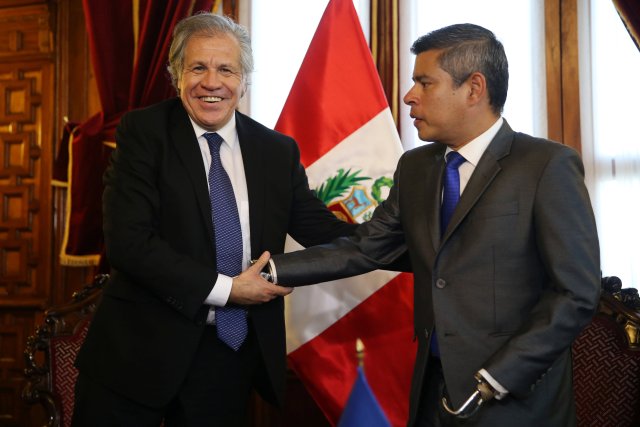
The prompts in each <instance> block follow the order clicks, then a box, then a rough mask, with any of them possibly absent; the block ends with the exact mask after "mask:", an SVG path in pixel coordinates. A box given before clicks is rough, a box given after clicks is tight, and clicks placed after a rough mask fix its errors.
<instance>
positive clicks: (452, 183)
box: [431, 151, 465, 357]
mask: <svg viewBox="0 0 640 427" xmlns="http://www.w3.org/2000/svg"><path fill="white" fill-rule="evenodd" d="M464 162H465V158H464V157H462V156H461V155H460V153H458V152H457V151H450V152H449V154H447V166H446V167H445V170H444V180H443V181H444V182H443V183H442V207H441V209H440V234H441V235H442V236H444V232H445V231H446V230H447V226H448V225H449V221H451V216H453V211H454V210H455V209H456V205H457V204H458V200H460V172H459V171H458V168H459V167H460V165H461V164H463V163H464ZM431 354H432V355H434V356H436V357H440V347H439V346H438V337H437V335H436V330H435V329H434V330H433V334H431Z"/></svg>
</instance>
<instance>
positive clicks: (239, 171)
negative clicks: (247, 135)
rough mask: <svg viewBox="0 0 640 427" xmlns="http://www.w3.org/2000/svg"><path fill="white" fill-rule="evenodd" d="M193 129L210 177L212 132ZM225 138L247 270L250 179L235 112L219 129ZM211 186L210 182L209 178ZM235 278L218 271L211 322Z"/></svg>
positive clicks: (210, 301)
mask: <svg viewBox="0 0 640 427" xmlns="http://www.w3.org/2000/svg"><path fill="white" fill-rule="evenodd" d="M191 125H192V126H193V130H194V132H195V134H196V135H197V137H198V145H199V147H200V153H201V154H202V163H203V167H204V170H205V173H206V174H207V176H208V175H209V168H210V166H211V153H210V152H209V145H208V144H207V140H206V139H205V137H204V134H205V133H207V132H209V131H207V130H206V129H203V128H202V127H200V126H199V125H198V124H197V123H195V122H194V121H193V120H191ZM216 133H217V134H218V135H220V136H221V137H222V139H223V140H224V142H223V143H222V145H221V146H220V160H221V161H222V166H223V167H224V170H225V171H226V172H227V175H229V179H230V180H231V186H232V187H233V193H234V195H235V197H236V204H237V206H238V214H239V216H240V228H241V230H242V269H243V270H245V269H246V268H247V267H248V266H249V262H250V259H251V234H250V231H251V230H250V227H249V193H248V191H247V180H246V177H245V175H244V163H243V161H242V152H241V150H240V142H239V141H238V132H237V130H236V118H235V115H232V116H231V120H229V122H228V123H227V124H226V125H224V126H223V127H222V128H221V129H220V130H218V131H217V132H216ZM207 185H209V184H208V181H207ZM232 281H233V278H231V277H229V276H225V275H224V274H220V273H218V279H217V280H216V283H215V284H214V286H213V289H212V290H211V293H210V294H209V296H207V298H206V299H205V301H204V302H205V304H208V305H211V306H212V309H211V310H210V312H209V316H208V317H207V323H213V322H214V316H215V314H214V309H213V306H224V305H225V304H226V303H227V301H228V300H229V295H230V293H231V283H232Z"/></svg>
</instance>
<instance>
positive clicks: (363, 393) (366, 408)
mask: <svg viewBox="0 0 640 427" xmlns="http://www.w3.org/2000/svg"><path fill="white" fill-rule="evenodd" d="M364 426H366V427H391V424H390V423H389V420H388V419H387V417H386V415H385V414H384V412H383V411H382V408H381V407H380V405H379V404H378V401H377V400H376V397H375V396H374V395H373V392H372V391H371V388H370V387H369V383H367V378H366V377H365V376H364V370H363V369H362V367H361V366H360V367H358V376H357V377H356V381H355V383H354V384H353V388H352V389H351V394H350V395H349V400H347V405H346V406H345V408H344V412H343V413H342V416H341V417H340V421H339V422H338V427H364Z"/></svg>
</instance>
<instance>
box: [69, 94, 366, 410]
mask: <svg viewBox="0 0 640 427" xmlns="http://www.w3.org/2000/svg"><path fill="white" fill-rule="evenodd" d="M236 125H237V132H238V139H239V142H240V147H241V151H242V157H243V162H244V169H245V175H246V181H247V189H248V193H249V211H250V229H251V251H252V257H253V258H257V257H258V256H259V255H260V254H261V253H262V252H263V251H265V250H268V251H270V252H272V253H281V252H282V251H283V249H284V242H285V238H286V234H287V233H289V234H290V235H291V236H292V237H293V238H295V239H296V240H297V241H298V242H300V243H301V244H302V245H305V246H306V245H313V244H318V243H323V242H327V241H329V240H331V239H332V238H335V237H338V236H340V235H346V234H348V233H350V232H351V231H352V230H353V229H354V227H355V226H353V225H349V224H346V223H344V222H342V221H339V220H338V219H337V218H336V217H335V216H334V215H333V214H332V213H330V212H329V210H327V209H326V207H325V206H324V205H323V204H322V202H321V201H319V200H318V199H317V198H316V197H315V196H314V195H313V193H312V192H311V191H310V190H309V187H308V182H307V177H306V175H305V172H304V168H303V167H302V165H301V164H300V162H299V151H298V148H297V145H296V143H295V141H293V139H291V138H289V137H287V136H285V135H282V134H280V133H278V132H275V131H273V130H270V129H268V128H266V127H264V126H262V125H260V124H259V123H257V122H256V121H254V120H252V119H250V118H249V117H247V116H245V115H243V114H240V113H236ZM116 142H117V149H116V151H115V152H114V154H113V157H112V161H111V165H110V167H109V169H108V170H107V172H106V173H105V177H104V183H105V190H104V195H103V210H104V233H105V242H106V249H107V256H108V260H109V262H110V264H111V266H112V276H111V280H110V283H109V284H108V286H107V287H106V288H105V290H104V296H103V299H102V302H101V305H100V306H99V308H98V310H97V312H96V313H95V317H94V319H93V322H92V324H91V327H90V329H89V332H88V336H87V338H86V340H85V342H84V345H83V347H82V349H81V350H80V353H79V355H78V358H77V362H76V364H77V366H78V368H79V369H80V371H81V372H82V373H83V374H86V375H88V376H89V377H91V378H93V379H94V380H96V381H99V382H101V383H102V384H104V385H106V386H107V387H109V388H111V389H113V390H116V391H117V392H120V393H121V394H123V395H125V396H128V397H130V398H132V399H134V400H135V401H138V402H140V403H143V404H146V405H150V406H160V405H164V404H166V403H167V402H168V401H169V400H170V399H171V398H172V397H173V396H174V395H175V394H176V392H177V390H178V388H179V386H180V384H181V383H182V381H183V379H184V378H185V375H186V373H187V368H188V366H189V363H190V361H191V360H192V359H193V354H194V352H195V351H196V348H197V345H198V341H199V339H200V336H201V334H202V333H203V329H204V326H205V319H206V314H207V311H208V306H204V305H203V301H204V300H205V298H206V296H207V295H208V294H209V292H210V290H211V287H212V285H213V284H214V283H215V281H216V279H217V273H216V261H215V260H216V254H215V244H214V235H213V233H214V231H213V225H212V221H211V211H210V203H209V192H208V189H207V177H206V172H205V169H204V166H203V162H202V156H201V153H200V149H199V147H198V143H197V138H196V135H195V134H194V131H193V127H192V126H191V123H190V121H189V118H188V115H187V113H186V111H185V109H184V108H183V106H182V103H181V102H180V100H179V99H178V98H174V99H171V100H168V101H165V102H162V103H159V104H157V105H154V106H151V107H149V108H146V109H143V110H138V111H132V112H130V113H128V114H126V115H125V116H123V118H122V120H121V122H120V125H119V127H118V130H117V133H116ZM283 307H284V304H283V299H282V298H276V299H275V300H273V301H271V302H269V303H266V304H262V305H255V306H251V307H249V316H251V318H252V320H253V322H252V324H253V325H254V327H255V329H256V333H257V339H258V341H259V344H260V348H261V351H262V354H263V357H264V361H265V365H266V367H267V370H268V374H269V375H268V376H269V378H268V380H267V381H264V382H263V383H261V384H258V387H259V389H260V391H261V392H262V394H263V396H264V397H265V398H266V399H268V400H270V401H272V402H275V401H277V400H279V399H280V398H281V396H282V392H283V390H284V378H285V367H286V357H285V330H284V308H283Z"/></svg>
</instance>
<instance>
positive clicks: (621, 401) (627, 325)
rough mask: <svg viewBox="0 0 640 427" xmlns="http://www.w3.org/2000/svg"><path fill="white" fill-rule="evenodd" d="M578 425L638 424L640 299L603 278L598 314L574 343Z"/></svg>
mask: <svg viewBox="0 0 640 427" xmlns="http://www.w3.org/2000/svg"><path fill="white" fill-rule="evenodd" d="M572 354H573V388H574V392H575V398H576V411H577V417H578V427H634V426H635V427H638V426H640V297H638V291H637V290H636V289H633V288H630V289H622V283H621V282H620V279H619V278H617V277H604V278H603V279H602V295H601V298H600V306H599V309H598V313H597V314H596V316H595V317H594V319H593V321H592V322H591V323H590V324H589V325H588V326H587V327H586V328H585V329H584V330H583V331H582V333H581V334H580V335H579V336H578V338H577V339H576V341H575V342H574V344H573V347H572Z"/></svg>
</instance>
